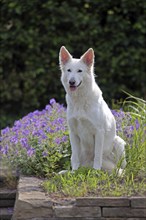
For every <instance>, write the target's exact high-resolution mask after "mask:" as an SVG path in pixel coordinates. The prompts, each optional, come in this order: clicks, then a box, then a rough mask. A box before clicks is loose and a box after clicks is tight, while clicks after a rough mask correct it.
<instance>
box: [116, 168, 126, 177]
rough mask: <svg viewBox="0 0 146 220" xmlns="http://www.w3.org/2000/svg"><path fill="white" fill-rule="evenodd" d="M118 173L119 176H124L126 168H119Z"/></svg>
mask: <svg viewBox="0 0 146 220" xmlns="http://www.w3.org/2000/svg"><path fill="white" fill-rule="evenodd" d="M117 174H118V176H119V177H123V176H124V174H125V170H124V169H121V168H120V169H119V170H117Z"/></svg>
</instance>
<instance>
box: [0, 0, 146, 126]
mask: <svg viewBox="0 0 146 220" xmlns="http://www.w3.org/2000/svg"><path fill="white" fill-rule="evenodd" d="M0 4H1V21H0V22H1V25H0V33H1V34H0V40H1V50H0V61H1V67H0V84H1V87H0V93H1V99H0V105H1V106H2V107H3V110H2V109H1V115H2V121H1V123H2V125H1V126H2V127H4V126H5V117H6V116H7V117H9V116H10V117H11V116H13V115H14V117H16V116H15V115H24V114H26V113H28V112H30V111H32V110H34V109H36V108H42V107H44V106H45V105H46V103H47V102H48V100H49V99H50V98H51V97H54V98H56V99H57V100H60V101H62V100H64V90H63V88H62V85H61V83H60V70H59V66H58V52H59V49H60V47H61V46H62V45H65V46H66V47H67V48H68V49H69V50H70V51H71V53H73V54H74V56H75V57H79V56H80V55H82V53H83V52H85V51H86V50H87V49H88V48H89V47H93V49H94V50H95V55H96V62H95V71H96V74H97V75H98V76H99V77H98V78H97V82H98V81H99V82H98V83H99V85H100V86H101V88H102V90H103V92H104V97H105V98H106V100H107V101H108V102H109V101H110V100H111V99H113V98H114V99H118V98H119V97H121V89H123V90H126V91H129V92H132V93H134V95H137V96H139V97H144V96H145V94H146V90H145V84H146V83H145V57H146V52H145V33H146V29H145V20H146V2H145V1H144V0H135V1H133V0H117V1H113V0H107V1H102V0H97V1H95V0H91V1H88V0H70V1H65V0H62V1H60V0H56V1H54V0H43V1H39V0H35V1H34V0H32V1H29V0H25V1H24V0H15V1H12V0H2V1H1V3H0ZM98 79H99V80H98ZM10 121H11V120H10ZM7 123H9V120H8V119H7Z"/></svg>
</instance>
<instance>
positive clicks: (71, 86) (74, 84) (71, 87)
mask: <svg viewBox="0 0 146 220" xmlns="http://www.w3.org/2000/svg"><path fill="white" fill-rule="evenodd" d="M81 83H82V81H80V82H79V84H78V85H77V86H76V81H75V79H74V78H72V79H71V80H70V81H69V85H70V90H71V91H75V90H76V88H77V87H79V86H80V85H81Z"/></svg>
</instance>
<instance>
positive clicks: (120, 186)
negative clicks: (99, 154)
mask: <svg viewBox="0 0 146 220" xmlns="http://www.w3.org/2000/svg"><path fill="white" fill-rule="evenodd" d="M135 106H137V107H136V108H135ZM123 107H124V109H125V110H127V111H128V112H127V113H124V112H122V111H116V112H115V111H113V113H114V115H115V118H116V123H117V132H118V134H119V135H120V136H122V137H123V138H124V140H125V141H126V143H127V144H126V161H127V165H126V168H125V169H124V172H123V173H122V175H120V176H119V174H118V172H117V171H118V170H119V168H120V164H121V162H122V161H119V164H118V165H117V168H116V170H114V171H113V172H112V173H111V174H108V173H106V172H104V171H97V170H94V169H91V168H84V167H82V168H80V169H78V170H77V171H75V172H70V171H69V172H67V173H65V174H62V175H59V174H55V175H54V176H53V177H52V178H51V179H49V180H46V181H45V182H44V188H45V190H46V191H48V192H49V193H50V195H52V196H54V194H55V196H58V197H62V196H65V197H68V196H69V197H70V196H73V197H77V196H97V195H98V196H132V195H143V194H145V192H146V179H145V170H146V157H145V156H146V154H145V152H146V138H145V134H146V112H145V109H146V102H145V101H144V100H142V99H139V98H136V97H134V96H132V95H129V97H128V98H127V99H126V100H125V101H124V102H123ZM129 111H130V112H129ZM135 111H136V112H135Z"/></svg>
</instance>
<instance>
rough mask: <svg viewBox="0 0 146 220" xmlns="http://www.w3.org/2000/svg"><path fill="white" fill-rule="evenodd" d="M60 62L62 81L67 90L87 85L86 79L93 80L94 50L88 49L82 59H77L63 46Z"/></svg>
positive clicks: (72, 90) (75, 89)
mask: <svg viewBox="0 0 146 220" xmlns="http://www.w3.org/2000/svg"><path fill="white" fill-rule="evenodd" d="M59 63H60V68H61V71H62V76H61V81H62V84H63V86H64V88H65V90H66V91H67V92H74V91H77V90H78V89H80V88H82V87H83V85H85V86H87V83H85V81H87V82H88V81H89V82H90V81H91V79H92V78H93V66H94V51H93V49H92V48H90V49H88V50H87V51H86V53H84V54H83V55H82V56H81V57H80V59H75V58H73V57H72V55H71V54H70V53H69V52H68V50H67V49H66V48H65V47H64V46H62V47H61V49H60V53H59Z"/></svg>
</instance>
